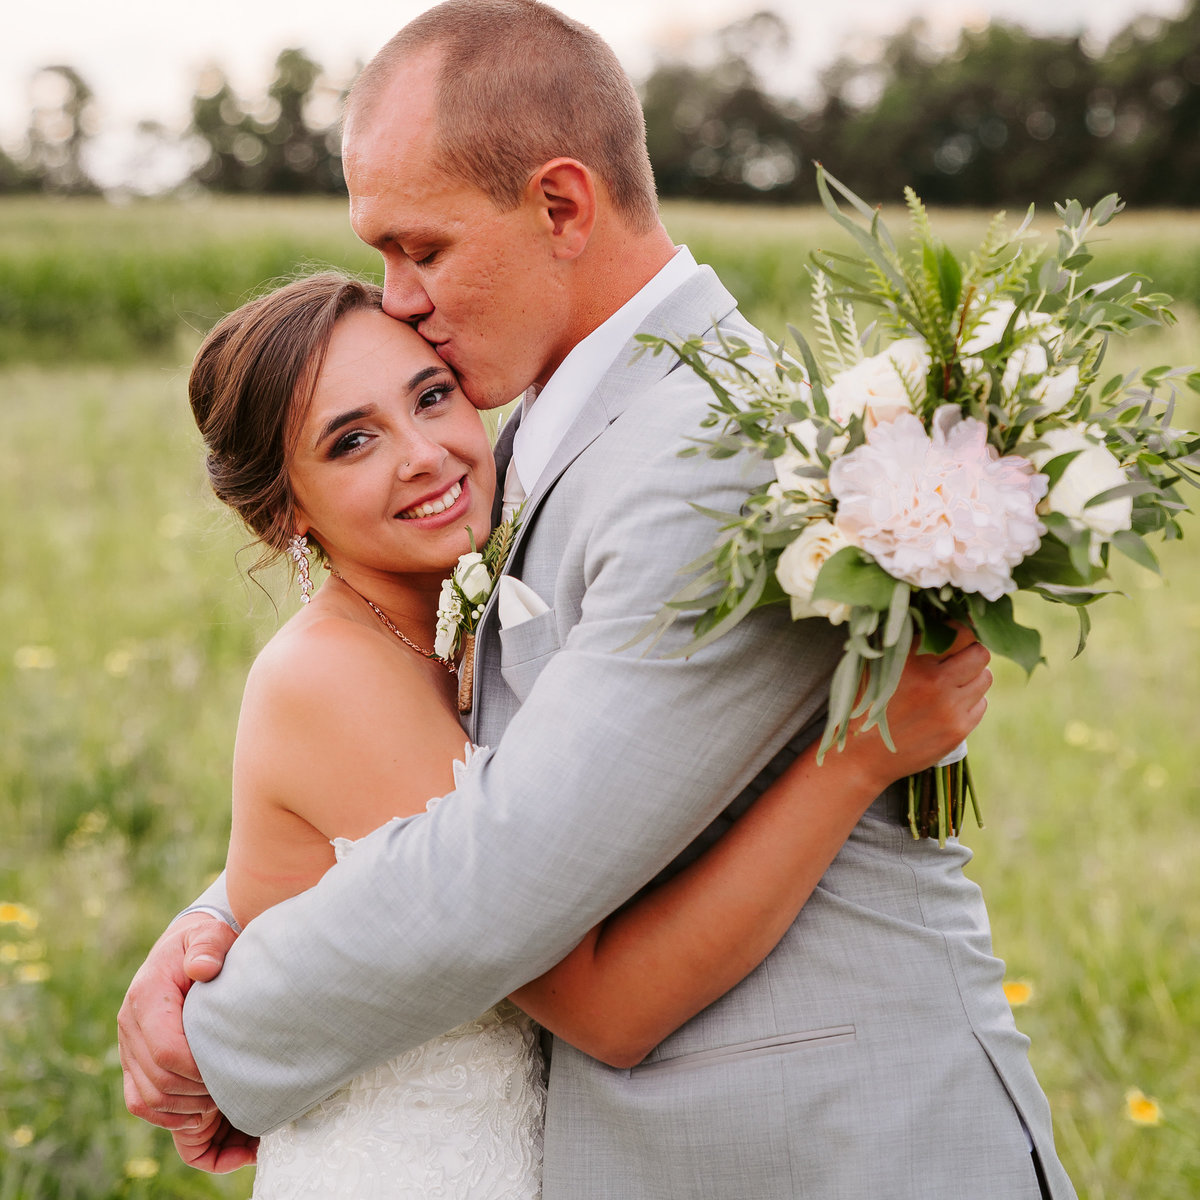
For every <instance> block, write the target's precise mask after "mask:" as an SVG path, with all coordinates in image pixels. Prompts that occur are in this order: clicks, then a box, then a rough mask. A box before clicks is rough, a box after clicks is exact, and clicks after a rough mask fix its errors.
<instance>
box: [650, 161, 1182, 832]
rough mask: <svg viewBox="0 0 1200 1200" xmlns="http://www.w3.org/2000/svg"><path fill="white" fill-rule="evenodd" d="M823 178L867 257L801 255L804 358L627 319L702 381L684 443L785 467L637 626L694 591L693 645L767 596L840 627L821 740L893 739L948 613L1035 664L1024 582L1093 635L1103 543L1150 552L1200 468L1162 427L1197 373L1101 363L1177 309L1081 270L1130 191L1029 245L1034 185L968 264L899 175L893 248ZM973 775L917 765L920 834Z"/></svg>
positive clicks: (857, 205) (913, 783) (1146, 563)
mask: <svg viewBox="0 0 1200 1200" xmlns="http://www.w3.org/2000/svg"><path fill="white" fill-rule="evenodd" d="M817 187H818V190H819V192H820V196H821V201H822V203H823V205H824V207H825V209H826V210H827V211H828V213H829V215H830V216H831V217H832V218H833V219H834V220H835V221H836V222H837V223H838V225H839V226H841V227H842V228H843V229H844V230H845V231H846V232H848V233H849V234H850V235H851V236H852V237H853V239H854V241H855V243H856V244H857V247H858V251H859V253H858V254H857V255H855V256H848V255H845V254H841V253H833V252H828V251H825V252H822V251H817V252H816V253H814V254H813V256H812V258H813V264H814V265H813V266H812V267H811V268H810V272H811V276H812V301H813V306H812V320H813V324H814V327H815V330H816V345H815V347H814V346H813V345H811V344H810V343H809V342H808V340H806V339H805V338H804V337H803V336H802V335H801V334H800V333H799V332H798V331H797V330H796V329H795V328H792V327H789V328H790V332H791V334H792V336H793V337H794V338H795V340H796V343H797V345H798V348H799V359H800V360H799V361H797V360H796V359H795V358H794V357H792V356H790V355H788V354H786V353H784V352H783V349H782V347H781V346H773V345H771V344H770V343H768V347H767V350H768V354H767V356H766V358H767V361H764V354H763V350H762V347H761V346H756V347H751V346H750V345H748V344H746V343H745V342H743V341H741V340H738V339H735V338H724V339H722V340H721V341H720V343H719V344H718V345H715V346H714V345H712V344H705V343H702V342H701V341H700V340H699V339H694V340H690V341H687V342H684V343H683V344H681V345H676V344H674V343H671V342H668V341H664V340H662V339H656V338H651V337H648V336H645V337H642V338H641V340H642V342H643V343H644V345H645V347H646V348H647V349H651V350H653V352H654V353H659V352H661V351H662V350H664V349H670V350H672V351H674V352H675V353H676V354H678V355H679V356H680V358H681V359H682V360H683V362H684V363H685V364H686V365H687V366H689V367H690V368H691V369H692V370H693V371H695V372H696V373H697V374H698V375H699V376H700V377H701V378H703V379H704V380H705V381H706V382H707V383H708V385H709V386H710V388H711V389H712V392H713V400H712V402H711V411H710V413H709V415H708V416H707V417H706V418H705V420H704V422H703V425H704V427H705V429H707V430H708V431H710V432H709V433H708V434H707V435H706V436H702V437H697V438H695V439H693V440H694V441H695V442H696V443H697V444H696V445H694V446H691V447H689V448H688V449H686V450H684V451H683V453H684V454H689V453H690V454H695V453H699V452H700V451H701V450H706V452H707V453H708V454H709V455H711V456H713V457H727V456H730V455H733V454H737V453H741V452H743V451H751V452H755V453H758V454H761V455H763V456H764V457H766V458H767V459H768V460H771V461H772V462H773V463H774V468H775V476H776V478H775V480H774V482H772V483H770V484H766V485H763V486H762V487H760V488H758V489H757V490H756V491H754V492H753V493H752V494H751V495H750V496H749V497H748V498H747V499H746V502H745V504H744V505H743V506H742V509H741V511H740V512H738V513H732V514H730V513H719V512H711V511H709V510H705V511H708V512H709V515H710V516H712V517H713V518H714V519H715V520H717V521H718V522H719V533H718V536H717V538H716V540H715V543H714V545H713V547H712V549H711V551H709V552H708V553H707V554H706V555H704V556H703V557H702V558H701V559H700V560H698V561H697V562H695V563H693V564H691V567H690V568H689V571H691V572H699V574H698V576H697V577H696V578H695V579H693V581H692V582H691V583H690V584H689V585H688V586H687V587H685V588H684V589H683V590H682V591H680V592H679V593H678V594H677V595H676V596H674V597H673V598H672V599H671V600H670V601H669V603H668V605H667V606H666V608H664V610H663V613H662V614H660V617H659V619H658V620H657V621H656V622H655V623H654V625H653V626H652V627H650V628H649V629H648V630H647V632H648V633H653V632H655V631H658V632H661V630H662V629H663V628H665V627H666V625H668V624H669V623H670V622H671V621H672V620H674V619H675V617H676V616H677V615H678V614H679V613H680V612H681V611H686V612H691V613H698V614H699V615H698V618H697V621H696V625H695V638H694V640H693V641H692V643H691V644H690V645H689V646H688V647H687V648H686V649H685V650H684V651H682V653H684V654H690V653H692V652H693V651H695V650H697V649H699V648H700V647H701V646H702V645H704V644H706V643H708V642H709V641H711V640H713V639H714V638H717V637H720V636H721V635H722V634H724V633H726V632H727V631H728V630H729V629H731V628H732V627H733V626H734V625H735V624H737V622H739V621H740V620H741V619H742V618H743V617H745V616H746V614H747V613H749V612H750V611H751V610H753V609H754V608H756V607H758V606H760V605H763V604H771V603H776V602H787V603H789V604H790V606H791V614H792V617H793V619H795V620H800V619H803V618H808V617H821V618H824V619H825V620H828V621H830V622H832V623H833V624H835V625H838V626H842V627H844V629H845V631H846V641H845V646H844V651H843V654H842V657H841V660H840V662H839V664H838V666H837V669H836V671H835V673H834V676H833V680H832V684H831V690H830V698H829V718H828V724H827V726H826V729H825V734H824V738H823V739H822V742H821V746H820V753H821V754H822V755H823V754H824V753H825V752H826V751H827V750H828V749H829V747H830V746H832V745H838V746H842V745H844V744H845V739H846V734H847V729H848V725H849V723H850V721H851V720H852V719H854V718H857V717H860V716H865V722H864V726H865V727H866V728H870V727H871V726H872V725H875V724H878V725H879V727H880V731H881V733H882V735H883V737H884V738H885V740H886V741H887V742H888V744H889V745H891V741H890V737H889V735H888V732H887V718H886V709H887V703H888V700H889V699H890V698H891V696H892V695H893V694H894V692H895V689H896V685H897V683H898V680H899V677H900V674H901V672H902V670H903V668H904V663H905V659H906V657H907V655H908V653H909V651H910V648H911V647H912V646H913V645H914V644H916V645H919V646H920V648H921V649H922V650H926V651H932V652H941V651H944V650H945V649H947V648H948V647H949V646H950V644H951V643H952V642H953V640H954V629H953V628H952V623H956V622H957V623H961V624H963V625H966V626H968V627H970V628H971V629H972V630H973V631H974V633H975V635H976V636H977V637H978V639H979V640H980V642H982V643H983V644H984V645H985V646H986V647H987V648H988V649H989V650H990V651H992V653H993V654H998V655H1003V656H1005V657H1007V658H1010V659H1012V660H1014V661H1015V662H1017V663H1019V664H1020V665H1021V666H1022V667H1023V668H1024V669H1025V671H1026V672H1027V673H1029V672H1032V670H1033V668H1034V667H1035V666H1036V665H1037V664H1038V663H1039V662H1041V661H1043V659H1042V652H1041V637H1040V635H1039V633H1038V632H1037V630H1035V629H1032V628H1029V627H1028V626H1026V625H1023V624H1021V623H1019V622H1018V620H1017V619H1016V616H1015V615H1014V610H1013V602H1012V597H1013V594H1014V593H1015V592H1017V591H1027V592H1032V593H1034V594H1036V595H1038V596H1040V597H1042V598H1043V599H1044V600H1047V601H1050V602H1053V603H1056V604H1065V605H1069V606H1071V607H1072V608H1073V609H1074V610H1075V612H1076V613H1077V615H1078V619H1079V650H1082V649H1083V647H1084V644H1085V643H1086V640H1087V635H1088V631H1089V629H1090V618H1089V613H1088V609H1089V606H1090V605H1091V604H1092V603H1093V602H1094V601H1096V600H1097V599H1098V598H1099V597H1101V596H1102V595H1104V594H1106V592H1107V591H1109V590H1111V588H1110V585H1109V583H1108V580H1109V562H1110V557H1111V555H1112V552H1113V551H1114V550H1116V551H1119V552H1120V553H1122V554H1124V555H1127V556H1128V557H1129V558H1131V559H1133V560H1134V561H1135V562H1137V563H1139V564H1141V565H1142V566H1143V567H1147V568H1149V569H1151V570H1157V562H1156V560H1155V557H1154V555H1153V553H1152V551H1151V550H1150V548H1149V546H1148V545H1147V538H1148V536H1149V535H1150V534H1153V533H1159V534H1162V535H1163V536H1164V537H1165V538H1168V539H1170V538H1176V537H1179V536H1180V528H1179V523H1178V519H1179V516H1180V514H1181V513H1182V512H1184V511H1186V510H1187V509H1186V505H1185V504H1184V503H1183V502H1182V500H1181V498H1180V495H1179V491H1178V488H1177V485H1179V484H1180V483H1181V482H1188V483H1191V484H1192V485H1193V486H1196V485H1197V484H1198V483H1200V456H1198V455H1197V451H1198V450H1200V439H1197V438H1196V437H1195V436H1194V435H1192V434H1189V433H1184V432H1181V431H1178V430H1176V429H1174V428H1172V424H1171V422H1172V414H1173V410H1174V405H1175V388H1176V385H1177V384H1178V383H1180V382H1184V383H1186V384H1187V385H1188V386H1190V387H1191V388H1192V389H1193V390H1200V374H1195V373H1189V371H1188V370H1187V369H1170V368H1166V367H1158V368H1154V369H1153V370H1147V371H1142V372H1138V371H1134V372H1132V373H1130V374H1128V375H1125V376H1120V375H1117V376H1115V377H1113V378H1110V379H1108V380H1107V381H1106V382H1101V369H1102V364H1103V360H1104V356H1105V350H1106V348H1107V345H1108V341H1109V338H1110V337H1111V336H1112V335H1113V334H1125V333H1128V332H1130V331H1131V330H1134V329H1137V328H1139V327H1142V326H1147V325H1164V324H1169V323H1172V322H1173V320H1174V318H1173V316H1172V314H1171V312H1170V310H1169V309H1168V308H1167V304H1168V303H1169V297H1166V296H1163V295H1159V294H1154V293H1147V292H1144V291H1143V290H1142V282H1143V281H1142V280H1141V279H1140V278H1138V277H1136V276H1133V275H1122V276H1119V277H1117V278H1115V279H1108V280H1105V281H1103V282H1094V283H1093V282H1084V272H1085V269H1086V268H1087V266H1088V264H1089V263H1090V262H1091V256H1090V255H1089V253H1088V250H1087V240H1088V238H1089V236H1090V235H1091V234H1092V233H1093V231H1094V230H1096V229H1097V228H1100V227H1102V226H1105V225H1107V224H1108V223H1109V221H1111V220H1112V218H1113V217H1114V216H1115V215H1116V214H1117V213H1118V212H1119V211H1120V209H1121V208H1122V204H1121V201H1120V200H1119V199H1118V198H1117V197H1116V196H1115V195H1112V196H1107V197H1106V198H1105V199H1103V200H1101V201H1100V202H1099V203H1098V204H1097V205H1096V206H1095V207H1094V208H1091V209H1085V208H1083V207H1082V206H1081V205H1080V204H1079V203H1078V202H1077V201H1074V200H1072V201H1070V202H1068V203H1066V204H1063V205H1056V206H1055V208H1056V212H1057V213H1058V216H1059V218H1060V222H1061V224H1060V226H1059V228H1058V230H1057V236H1056V246H1055V247H1054V249H1053V250H1052V251H1050V252H1049V253H1043V254H1038V253H1036V252H1034V251H1032V250H1031V249H1030V244H1031V240H1032V235H1031V232H1030V226H1031V223H1032V219H1033V209H1032V207H1031V208H1030V210H1029V213H1028V214H1027V216H1026V218H1025V221H1024V223H1023V224H1022V225H1021V226H1020V228H1018V229H1017V230H1016V231H1015V232H1012V233H1009V232H1006V230H1005V223H1004V214H1003V213H1001V214H998V215H997V216H996V217H995V218H994V219H993V221H992V223H991V224H990V226H989V227H988V230H987V233H986V235H985V237H984V239H983V242H982V243H981V244H980V246H979V247H978V248H977V249H976V250H975V252H974V253H973V254H971V255H970V256H969V257H968V258H967V259H965V261H964V260H960V259H959V258H958V257H956V256H955V255H954V254H953V253H951V252H950V250H948V249H947V247H946V246H945V245H944V244H943V243H942V242H941V241H940V240H939V239H938V238H937V237H936V236H935V235H934V233H933V230H932V228H931V225H930V222H929V219H928V216H927V214H926V212H925V210H924V208H923V206H922V204H921V202H920V200H919V199H918V198H917V197H916V196H915V195H914V194H913V192H912V191H911V189H908V190H906V193H905V195H906V199H907V205H908V214H909V218H910V221H911V226H912V238H911V246H910V247H908V248H904V249H902V248H900V247H898V246H897V244H896V242H895V241H894V240H893V238H892V236H891V235H890V234H889V232H888V230H887V228H886V227H885V226H884V224H883V222H882V220H881V219H880V216H879V214H878V212H877V211H875V210H873V209H871V208H870V207H868V206H867V205H866V204H864V203H863V201H861V200H860V199H859V198H858V197H857V196H855V195H854V194H853V192H851V191H850V190H849V189H848V188H846V187H845V186H844V185H842V184H840V183H839V182H838V181H837V180H835V179H834V178H833V177H832V176H830V175H828V174H826V173H825V172H824V171H822V170H821V169H820V168H818V171H817ZM834 192H836V193H838V195H839V196H840V197H841V200H842V202H844V205H845V206H846V207H847V208H848V209H849V212H847V211H844V209H843V204H842V203H839V201H838V199H836V198H835V196H834ZM867 309H869V310H871V312H872V314H873V316H874V320H873V321H872V323H871V324H870V325H868V326H866V327H865V328H863V329H861V331H860V318H859V313H860V311H862V310H867ZM1077 652H1078V651H1077ZM968 795H969V796H970V799H971V801H972V804H973V805H974V807H975V817H976V820H977V821H978V819H979V810H978V805H977V803H976V798H975V794H974V788H973V787H972V786H971V781H970V773H969V771H968V770H967V767H966V762H965V759H964V760H960V761H959V762H957V763H955V764H953V765H948V766H944V767H939V768H936V769H931V770H930V771H927V772H924V773H922V775H920V776H917V777H914V778H913V779H911V780H910V781H909V824H910V827H911V829H912V832H913V836H914V837H921V836H930V835H932V834H934V833H936V835H937V837H938V839H939V842H944V840H945V838H946V837H947V836H951V835H954V834H956V833H957V832H958V830H959V828H960V827H961V821H962V815H963V809H964V804H965V800H966V798H967V796H968Z"/></svg>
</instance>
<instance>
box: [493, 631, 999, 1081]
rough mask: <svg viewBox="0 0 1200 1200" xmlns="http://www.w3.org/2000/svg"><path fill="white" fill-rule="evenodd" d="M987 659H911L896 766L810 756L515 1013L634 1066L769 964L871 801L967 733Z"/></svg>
mask: <svg viewBox="0 0 1200 1200" xmlns="http://www.w3.org/2000/svg"><path fill="white" fill-rule="evenodd" d="M956 649H957V648H956ZM987 659H988V655H987V652H986V651H985V650H984V649H983V647H981V646H979V645H978V644H971V645H968V646H966V647H965V648H963V649H961V650H960V651H959V652H957V653H952V654H951V655H949V656H947V657H946V658H944V659H941V660H938V659H934V658H932V657H931V656H928V655H924V656H914V657H913V658H911V659H910V660H909V663H908V666H907V667H906V669H905V673H904V677H903V680H902V682H901V685H900V689H899V690H898V692H897V694H896V696H895V698H894V699H893V701H892V703H891V704H890V705H889V706H888V721H889V726H890V729H891V732H892V735H893V738H894V741H895V744H896V747H897V751H896V752H895V753H893V752H891V751H889V750H888V749H887V748H886V747H885V746H884V745H883V742H882V739H881V738H880V737H879V735H878V732H876V731H872V732H870V733H865V734H857V735H855V736H852V737H850V738H849V739H848V741H847V745H846V748H845V750H844V751H842V752H840V753H838V752H836V751H830V752H829V753H828V754H827V755H826V756H825V759H824V762H823V763H822V765H820V766H818V765H817V762H816V748H815V746H814V747H810V748H809V750H807V751H806V752H805V753H803V754H801V755H800V756H799V757H798V758H797V759H796V761H795V762H794V763H793V764H792V765H791V767H789V768H788V770H787V771H786V772H784V774H783V775H782V776H781V777H780V778H779V780H778V781H777V782H776V783H774V784H773V785H772V786H771V787H770V788H768V789H767V791H766V792H764V793H763V795H762V796H761V797H760V798H759V799H758V800H757V801H756V802H755V803H754V804H753V805H752V806H751V808H750V809H749V810H748V811H747V812H746V813H745V814H744V815H743V816H742V817H741V818H739V820H738V821H736V822H735V823H734V825H733V826H732V828H731V829H730V830H729V832H728V833H726V834H725V835H724V836H723V837H722V838H721V839H720V840H719V841H718V842H717V843H716V844H715V845H713V846H712V847H711V848H710V849H709V850H707V851H706V852H705V853H704V854H703V855H701V856H700V857H699V858H698V859H696V860H695V861H694V862H693V863H691V864H690V865H689V866H688V867H686V868H685V869H684V870H683V871H681V872H680V873H679V874H678V875H675V876H674V877H673V878H671V879H670V880H669V881H667V882H666V883H664V884H662V885H661V886H659V887H656V888H654V889H653V890H652V891H650V892H648V893H646V894H645V895H643V896H641V897H639V899H638V900H637V901H636V902H635V903H633V904H631V905H629V906H628V907H626V908H624V909H622V910H620V911H619V912H618V913H617V914H615V915H614V916H612V917H609V918H608V919H607V920H606V921H604V922H602V923H601V924H600V925H598V926H596V927H595V928H594V929H592V930H591V932H590V933H588V935H587V936H586V937H585V938H584V940H583V941H582V942H581V943H580V944H579V946H577V947H576V948H575V950H574V951H573V952H572V953H571V954H569V955H568V956H567V957H566V958H565V959H564V960H563V961H562V962H560V963H559V964H558V965H557V966H555V967H553V968H551V969H550V970H549V971H547V972H546V973H545V974H544V975H542V976H541V977H539V978H538V979H535V980H533V982H531V983H529V984H527V985H526V986H524V987H523V988H521V989H519V990H518V991H516V992H514V993H513V997H512V998H513V1000H514V1001H515V1002H516V1003H517V1004H519V1005H520V1006H521V1007H522V1008H523V1009H524V1010H525V1011H526V1012H528V1013H529V1014H530V1015H531V1016H532V1017H534V1018H535V1019H536V1020H537V1021H539V1022H540V1023H541V1024H542V1025H544V1026H545V1027H546V1028H548V1029H550V1030H551V1031H552V1032H554V1033H555V1034H557V1035H558V1036H559V1037H561V1038H563V1039H564V1040H565V1041H567V1042H569V1043H570V1044H571V1045H573V1046H576V1047H578V1048H579V1049H580V1050H583V1051H584V1052H585V1053H587V1054H590V1055H592V1056H593V1057H594V1058H598V1059H599V1060H601V1061H602V1062H606V1063H608V1064H609V1065H610V1066H614V1067H631V1066H635V1065H636V1064H637V1063H639V1062H641V1060H642V1059H643V1058H644V1057H645V1056H646V1055H647V1054H648V1053H649V1052H650V1050H651V1049H653V1047H654V1046H656V1045H657V1044H658V1043H659V1042H660V1041H662V1039H663V1038H664V1037H666V1036H667V1035H668V1034H669V1033H672V1032H673V1031H674V1030H676V1029H677V1028H679V1026H680V1025H682V1024H683V1023H684V1022H685V1021H687V1020H688V1019H689V1018H691V1017H692V1016H694V1015H695V1014H696V1013H697V1012H699V1011H700V1010H701V1009H702V1008H704V1007H706V1006H707V1005H708V1004H711V1003H712V1002H713V1001H714V1000H716V999H717V998H718V997H720V996H722V995H724V994H725V992H727V991H728V990H729V989H730V988H732V987H733V986H734V985H735V984H737V983H739V982H740V981H741V980H742V979H744V978H745V977H746V976H747V975H748V974H750V972H751V971H753V970H754V968H755V967H756V966H758V964H759V963H760V962H761V961H762V960H763V959H764V958H765V957H766V956H767V954H769V953H770V951H771V950H772V949H773V948H774V947H775V945H776V943H777V942H778V941H779V940H780V938H782V937H783V935H784V933H785V932H786V930H787V928H788V926H789V925H790V924H791V923H792V921H793V920H794V919H795V917H796V915H797V914H798V913H799V911H800V909H801V908H802V907H803V906H804V904H805V902H806V901H807V900H808V898H809V896H810V895H811V894H812V891H813V889H814V888H815V887H816V885H817V883H818V882H819V881H820V879H821V876H822V875H823V874H824V873H825V871H826V869H827V868H828V867H829V865H830V863H831V862H832V861H833V859H834V857H835V856H836V854H837V852H838V851H839V850H840V849H841V847H842V844H843V843H844V842H845V840H846V838H847V837H849V835H850V833H851V831H852V830H853V828H854V826H855V825H856V824H857V822H858V820H859V818H860V817H861V816H862V814H863V812H864V811H865V810H866V808H867V807H868V806H869V805H870V804H871V802H872V801H873V800H874V799H875V798H876V797H877V796H878V795H879V793H880V792H882V791H883V789H884V788H885V787H886V786H887V785H888V784H889V783H891V782H893V781H894V780H896V779H900V778H903V777H904V776H906V775H909V774H913V773H914V772H916V771H918V770H921V769H923V768H924V767H927V766H929V765H931V764H932V763H934V762H936V761H937V760H938V759H939V758H941V757H942V756H943V755H945V754H947V753H949V751H950V750H951V749H953V747H954V746H956V745H957V744H958V743H959V742H960V741H961V740H962V739H963V738H965V737H966V735H967V733H968V732H970V730H971V729H973V728H974V727H975V725H977V724H978V722H979V720H980V719H981V718H982V716H983V711H984V708H985V707H986V704H987V701H986V699H985V693H986V691H987V688H988V687H989V685H990V683H991V675H990V673H989V672H988V671H987V670H986V669H985V668H986V664H987Z"/></svg>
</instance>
